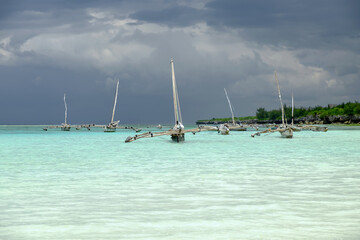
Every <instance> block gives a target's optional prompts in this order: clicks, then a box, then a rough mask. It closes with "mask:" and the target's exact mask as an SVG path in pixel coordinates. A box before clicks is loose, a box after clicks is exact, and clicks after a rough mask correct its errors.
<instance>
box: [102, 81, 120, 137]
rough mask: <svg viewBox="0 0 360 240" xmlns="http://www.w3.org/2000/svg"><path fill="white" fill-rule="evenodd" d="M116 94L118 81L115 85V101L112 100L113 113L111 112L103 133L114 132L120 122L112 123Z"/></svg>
mask: <svg viewBox="0 0 360 240" xmlns="http://www.w3.org/2000/svg"><path fill="white" fill-rule="evenodd" d="M118 92H119V81H117V83H116V90H115V99H114V106H113V111H112V115H111V121H110V123H109V124H108V125H106V126H105V128H104V132H115V131H116V128H117V126H118V125H119V122H120V121H119V120H118V121H114V116H115V109H116V103H117V97H118Z"/></svg>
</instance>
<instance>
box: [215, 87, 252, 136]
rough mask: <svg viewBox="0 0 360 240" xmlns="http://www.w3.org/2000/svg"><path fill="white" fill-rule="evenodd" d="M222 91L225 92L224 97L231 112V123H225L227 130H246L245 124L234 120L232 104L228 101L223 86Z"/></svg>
mask: <svg viewBox="0 0 360 240" xmlns="http://www.w3.org/2000/svg"><path fill="white" fill-rule="evenodd" d="M224 92H225V96H226V99H227V101H228V104H229V108H230V112H231V119H232V123H231V124H227V126H226V127H227V128H228V129H229V131H246V127H245V126H242V125H240V124H238V123H236V122H235V117H234V109H233V106H232V104H231V102H230V99H229V96H228V94H227V91H226V89H225V88H224ZM219 129H220V126H219Z"/></svg>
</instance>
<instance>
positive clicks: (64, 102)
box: [64, 93, 67, 125]
mask: <svg viewBox="0 0 360 240" xmlns="http://www.w3.org/2000/svg"><path fill="white" fill-rule="evenodd" d="M64 104H65V125H66V124H67V105H66V93H64Z"/></svg>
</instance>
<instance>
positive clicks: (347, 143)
mask: <svg viewBox="0 0 360 240" xmlns="http://www.w3.org/2000/svg"><path fill="white" fill-rule="evenodd" d="M145 130H148V129H145ZM359 130H360V129H359V128H356V127H355V128H354V130H353V131H346V130H343V129H330V130H329V131H328V132H327V133H320V132H308V131H306V132H305V131H304V132H296V133H294V138H293V139H283V138H280V135H278V134H271V135H269V136H261V137H255V138H251V137H250V134H251V132H231V135H229V136H223V135H218V134H217V132H202V133H198V134H196V135H192V134H188V135H186V141H185V142H184V143H180V144H177V143H173V142H172V141H171V140H170V137H168V136H164V137H157V138H152V139H141V140H138V141H135V142H132V143H124V140H125V139H126V137H127V136H129V135H134V132H133V131H130V130H129V131H128V130H123V131H118V132H116V133H103V132H100V131H87V130H81V131H75V130H74V131H70V132H61V131H59V130H49V131H47V132H44V131H42V130H41V127H39V126H33V127H28V126H21V127H16V126H8V127H0V239H354V240H355V239H360V217H359V216H360V201H359V199H360V150H359V142H360V131H359Z"/></svg>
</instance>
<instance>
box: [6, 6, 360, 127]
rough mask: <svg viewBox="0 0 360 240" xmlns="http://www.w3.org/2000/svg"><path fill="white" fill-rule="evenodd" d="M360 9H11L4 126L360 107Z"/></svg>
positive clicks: (130, 121) (151, 121)
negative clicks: (350, 104) (174, 91)
mask: <svg viewBox="0 0 360 240" xmlns="http://www.w3.org/2000/svg"><path fill="white" fill-rule="evenodd" d="M359 11H360V1H357V0H317V1H311V0H257V1H254V0H197V1H190V0H174V1H169V0H102V1H95V0H78V1H73V0H2V1H1V7H0V124H61V123H62V122H64V102H63V95H64V93H66V100H67V105H68V122H69V123H70V124H71V123H72V124H79V123H96V124H107V123H108V122H109V121H110V120H111V114H112V107H113V102H114V94H115V87H116V82H117V81H119V98H118V104H117V107H116V114H115V119H116V120H120V124H159V123H161V124H166V123H172V122H173V121H174V112H173V102H172V86H171V70H170V59H171V57H173V59H174V65H175V75H176V81H177V86H178V94H179V101H180V105H181V110H182V118H183V120H184V123H187V124H194V123H195V121H196V120H199V119H211V118H213V117H215V118H216V117H230V116H231V113H230V109H229V107H228V103H227V100H226V97H225V94H224V88H226V90H227V92H228V95H229V98H230V100H231V103H232V105H233V107H234V111H235V115H236V116H254V115H255V113H256V110H257V109H258V108H260V107H265V109H267V110H271V109H278V108H279V106H280V104H279V99H278V96H277V88H276V81H275V78H274V71H275V70H276V72H277V74H278V79H279V82H280V88H281V93H282V98H283V101H284V103H285V104H287V105H291V94H292V93H293V94H294V99H295V105H296V106H298V107H299V106H303V107H308V106H317V105H320V106H327V104H339V103H342V102H348V101H360V90H359V89H360V14H359Z"/></svg>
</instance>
